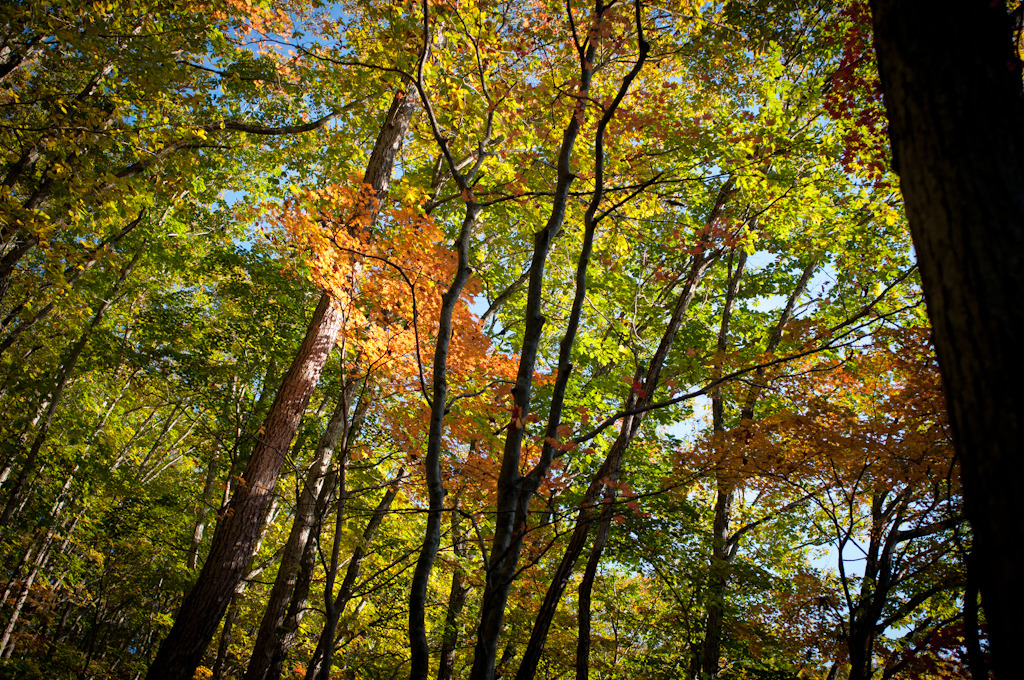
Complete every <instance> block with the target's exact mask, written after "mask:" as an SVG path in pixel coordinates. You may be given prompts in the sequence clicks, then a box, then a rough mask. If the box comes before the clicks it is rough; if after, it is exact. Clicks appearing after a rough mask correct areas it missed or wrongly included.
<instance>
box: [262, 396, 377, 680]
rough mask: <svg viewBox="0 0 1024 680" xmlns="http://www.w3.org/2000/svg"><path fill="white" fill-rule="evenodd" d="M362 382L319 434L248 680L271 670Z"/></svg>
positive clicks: (342, 398) (343, 445)
mask: <svg viewBox="0 0 1024 680" xmlns="http://www.w3.org/2000/svg"><path fill="white" fill-rule="evenodd" d="M359 384H360V383H359V382H357V381H350V382H349V384H348V385H347V386H346V388H345V390H344V391H343V393H342V396H341V398H340V399H339V400H338V405H337V407H336V408H335V409H334V413H333V414H332V415H331V419H330V420H329V421H328V423H327V427H326V428H325V429H324V432H323V434H322V435H321V436H320V441H319V443H318V444H317V450H316V455H315V456H314V460H313V464H312V465H310V467H309V470H308V471H307V473H306V478H305V482H304V483H303V485H302V488H301V489H299V498H298V502H297V503H296V507H295V517H294V518H293V520H292V528H291V531H290V532H289V534H288V540H287V541H286V542H285V545H284V548H283V549H282V551H281V559H280V566H279V567H278V569H277V576H276V577H275V580H274V586H273V588H271V591H270V596H269V597H268V600H267V607H266V609H264V612H263V619H262V620H261V622H260V629H259V632H258V634H257V636H256V642H255V644H254V646H253V652H252V656H251V658H250V660H249V666H248V668H247V669H246V672H245V680H264V679H265V678H266V676H267V673H268V672H269V671H270V666H271V661H272V659H273V656H274V650H275V648H276V643H277V640H278V638H279V636H280V632H279V629H280V628H281V626H282V625H283V624H284V620H285V615H286V613H287V607H288V604H289V602H291V599H292V592H293V591H294V589H295V583H296V579H297V578H298V572H299V566H300V562H301V560H302V555H303V553H304V552H305V549H306V545H307V543H308V542H309V540H310V538H311V535H312V532H313V529H314V528H315V527H316V525H317V522H318V521H319V520H318V518H317V517H316V509H317V498H318V497H319V495H320V490H321V488H322V487H323V483H324V478H325V475H326V473H327V468H328V466H329V465H330V463H331V460H332V459H333V457H334V451H335V449H336V448H337V447H338V444H339V441H341V440H342V438H343V436H345V435H347V434H348V431H349V430H350V426H349V425H348V418H349V409H350V406H351V404H352V403H353V401H354V400H355V396H356V393H357V388H358V387H359ZM345 439H347V437H345ZM346 443H347V442H344V441H341V444H342V445H341V448H342V450H344V449H345V448H346Z"/></svg>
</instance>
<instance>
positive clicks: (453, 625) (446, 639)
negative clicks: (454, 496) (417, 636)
mask: <svg viewBox="0 0 1024 680" xmlns="http://www.w3.org/2000/svg"><path fill="white" fill-rule="evenodd" d="M459 525H460V522H459V504H458V502H456V503H454V507H453V508H452V534H451V535H452V550H454V551H455V555H456V556H457V557H458V558H459V559H465V558H466V557H467V556H468V555H469V546H468V545H467V540H466V536H465V534H464V533H463V532H462V530H461V529H460V526H459ZM469 591H470V587H469V582H468V579H467V578H466V574H465V571H464V570H463V568H462V565H461V564H456V565H455V567H454V568H453V569H452V587H451V589H450V590H449V592H448V609H447V611H446V612H445V617H444V632H443V633H442V635H441V651H440V653H439V654H438V663H437V680H452V677H453V676H454V673H455V651H456V648H457V646H458V642H459V628H458V625H459V617H460V616H461V615H462V609H463V607H465V605H466V599H467V597H468V596H469Z"/></svg>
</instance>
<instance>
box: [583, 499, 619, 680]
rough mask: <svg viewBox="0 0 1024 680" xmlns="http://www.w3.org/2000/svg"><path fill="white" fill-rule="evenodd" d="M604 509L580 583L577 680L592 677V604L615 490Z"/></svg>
mask: <svg viewBox="0 0 1024 680" xmlns="http://www.w3.org/2000/svg"><path fill="white" fill-rule="evenodd" d="M604 500H605V503H604V509H603V510H602V511H601V519H600V521H599V522H598V524H597V533H596V534H595V535H594V545H593V546H591V548H590V557H588V558H587V566H586V568H585V569H584V570H583V579H582V580H581V581H580V587H579V590H578V591H577V593H578V594H579V609H578V610H577V612H576V631H577V638H576V680H588V679H589V677H590V622H591V612H590V602H591V598H592V596H593V593H594V581H595V580H596V579H597V567H598V566H599V565H600V564H601V553H603V552H604V546H605V545H606V544H607V543H608V531H609V530H610V529H611V524H612V507H613V506H612V503H613V502H614V501H615V490H614V489H610V490H609V491H608V494H607V495H606V496H605V499H604Z"/></svg>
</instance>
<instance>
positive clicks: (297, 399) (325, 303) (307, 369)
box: [146, 294, 342, 680]
mask: <svg viewBox="0 0 1024 680" xmlns="http://www.w3.org/2000/svg"><path fill="white" fill-rule="evenodd" d="M341 321H342V315H341V313H340V312H339V311H338V310H337V309H335V308H334V307H333V305H332V304H331V300H330V297H329V296H328V295H326V294H324V295H323V296H321V298H320V302H319V304H318V305H317V308H316V311H315V312H314V314H313V318H312V319H311V320H310V323H309V328H308V330H307V331H306V337H305V339H304V340H303V342H302V345H301V346H300V347H299V351H298V353H297V354H296V355H295V359H294V360H293V361H292V365H291V368H290V369H289V370H288V373H286V374H285V377H284V381H283V382H282V384H281V388H280V389H279V390H278V393H277V397H276V398H275V399H274V403H273V405H272V406H271V407H270V413H269V414H268V415H267V420H266V422H265V423H264V425H263V429H262V433H263V434H262V437H261V438H260V439H259V440H258V441H257V443H256V446H255V448H254V450H253V454H252V456H251V457H250V459H249V463H248V465H247V466H246V468H245V472H243V473H242V480H243V481H242V482H241V483H240V484H239V485H238V486H237V487H236V488H235V492H234V494H233V495H232V498H231V501H230V503H228V507H227V508H226V509H225V510H224V514H223V517H222V518H221V521H220V522H219V523H218V525H217V529H216V531H215V532H214V535H213V542H212V545H211V546H210V552H209V555H208V556H207V558H206V562H205V564H204V565H203V569H202V571H200V573H199V577H198V578H197V580H196V582H195V584H194V585H193V587H192V590H191V591H189V594H188V595H187V596H186V597H185V600H184V602H183V603H182V605H181V609H180V610H179V611H178V615H177V617H176V618H175V621H174V626H173V627H172V628H171V632H170V633H169V634H168V635H167V638H166V639H165V640H164V642H163V644H162V645H161V646H160V649H159V651H158V652H157V655H156V658H155V659H154V660H153V663H152V665H151V666H150V669H149V673H148V675H147V676H146V677H147V678H148V679H149V680H191V678H192V676H193V674H194V673H195V669H196V668H197V667H198V666H199V662H200V660H201V658H202V655H203V652H204V651H205V650H206V647H207V645H209V643H210V639H211V638H212V637H213V634H214V632H215V631H216V630H217V625H218V624H219V623H220V619H221V617H222V616H223V615H224V611H225V609H227V606H228V603H229V601H230V600H231V596H232V594H233V593H234V592H235V588H236V586H237V585H238V582H239V581H240V580H241V579H242V577H243V576H244V575H245V573H246V570H247V569H248V566H249V561H250V559H251V558H252V551H253V547H254V546H255V545H256V541H257V539H258V537H259V534H260V528H261V526H262V523H263V518H264V516H265V515H266V513H267V510H268V508H269V507H270V502H271V498H272V496H273V493H272V492H273V488H274V486H275V484H276V483H277V478H278V476H279V475H280V473H281V468H282V466H283V465H284V462H285V458H286V454H287V452H288V448H289V445H290V444H291V440H292V438H293V437H294V436H295V431H296V429H298V426H299V421H300V420H301V418H302V414H303V413H304V412H305V410H306V405H307V404H308V403H309V397H310V395H311V394H312V393H313V388H314V387H316V384H317V381H318V380H319V379H320V372H321V371H322V370H323V367H324V364H325V363H326V361H327V357H328V356H329V355H330V352H331V348H332V347H333V346H334V340H335V337H336V336H337V334H338V331H339V330H340V328H341Z"/></svg>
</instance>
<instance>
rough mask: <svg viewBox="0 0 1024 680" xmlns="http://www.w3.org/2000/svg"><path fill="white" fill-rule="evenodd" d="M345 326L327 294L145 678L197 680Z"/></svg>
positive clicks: (393, 129)
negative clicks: (286, 457)
mask: <svg viewBox="0 0 1024 680" xmlns="http://www.w3.org/2000/svg"><path fill="white" fill-rule="evenodd" d="M414 105H415V100H414V98H413V97H410V96H409V95H408V93H407V92H406V93H399V94H398V95H396V97H395V99H394V100H393V102H392V104H391V108H390V110H389V111H388V118H387V119H386V120H385V122H384V125H383V126H382V128H381V132H380V134H379V135H378V137H377V142H376V144H375V145H374V149H373V153H372V154H371V156H370V161H369V163H368V165H367V168H366V173H365V175H364V181H365V182H366V183H367V184H369V185H370V186H371V188H372V189H373V191H374V196H375V197H376V198H377V199H378V201H377V203H376V205H372V206H370V207H369V208H368V209H369V210H370V211H371V220H370V222H372V221H373V218H374V217H376V213H377V210H378V207H379V204H380V200H381V199H383V198H384V196H386V194H387V192H388V189H389V188H390V179H391V173H392V171H393V169H394V163H395V158H396V157H397V155H398V152H399V150H400V149H401V148H402V143H403V142H404V140H405V134H406V132H407V131H408V129H409V122H410V121H411V120H412V112H413V110H414ZM341 325H342V314H341V312H340V311H339V310H337V309H335V308H334V306H333V305H332V304H331V299H330V296H329V295H328V294H327V293H324V294H323V295H321V297H320V302H319V304H318V305H317V308H316V311H315V312H314V314H313V318H312V320H311V321H310V324H309V328H308V329H307V330H306V337H305V339H304V340H303V341H302V345H301V346H300V347H299V351H298V353H297V354H296V356H295V359H294V360H293V361H292V365H291V368H289V369H288V373H286V374H285V376H284V380H283V382H282V384H281V387H280V389H279V390H278V392H277V397H276V398H275V399H274V403H273V405H272V406H271V407H270V413H269V414H267V419H266V421H265V422H264V424H263V428H262V430H261V433H262V436H261V438H260V439H259V440H258V441H257V443H256V446H255V448H254V450H253V454H252V456H251V457H250V459H249V463H248V465H247V466H246V469H245V472H244V473H243V474H242V479H243V483H241V484H239V485H238V487H237V488H236V489H235V492H234V494H233V496H232V499H231V502H230V503H229V504H228V507H227V509H226V510H225V511H224V518H223V520H222V521H221V522H220V523H219V524H218V526H217V529H216V531H215V532H214V535H213V541H212V544H211V546H210V553H209V556H208V557H207V558H206V563H205V564H204V565H203V569H202V571H201V572H200V573H199V577H198V579H197V580H196V583H195V584H194V585H193V587H192V590H191V591H190V592H189V594H188V595H187V596H186V597H185V600H184V602H183V603H182V606H181V609H180V610H179V612H178V615H177V617H176V618H175V621H174V626H173V627H172V628H171V632H170V633H168V635H167V638H166V639H165V640H164V642H163V644H162V645H161V646H160V649H159V651H157V654H156V658H155V659H154V660H153V663H152V664H151V665H150V667H149V672H148V673H147V675H146V677H147V680H191V679H192V676H193V674H194V673H195V669H196V668H197V667H198V666H199V661H200V659H201V658H202V655H203V652H204V650H205V649H206V647H207V645H209V643H210V640H211V638H212V637H213V634H214V632H216V629H217V625H218V623H219V622H220V619H221V617H222V616H223V615H224V610H225V609H226V608H227V606H228V602H229V600H230V599H231V594H232V592H233V591H234V589H235V585H236V584H237V583H238V581H239V580H240V579H241V578H242V576H243V575H244V574H245V571H246V569H247V567H248V564H249V560H250V558H251V555H252V548H253V545H254V544H255V541H256V537H257V535H258V534H259V529H260V523H261V522H262V520H263V517H264V515H265V514H266V510H267V508H268V506H269V504H270V497H271V495H272V491H273V488H274V486H275V485H276V483H277V478H278V476H279V475H280V473H281V468H282V466H283V465H284V462H285V454H286V452H287V451H288V447H289V445H290V444H291V441H292V438H293V437H294V436H295V431H296V429H297V428H298V425H299V421H300V420H301V419H302V414H303V413H304V412H305V410H306V406H307V404H308V403H309V398H310V396H311V395H312V393H313V389H314V388H315V387H316V384H317V382H318V381H319V379H320V373H321V371H323V368H324V364H325V363H326V362H327V357H328V356H330V352H331V349H332V347H333V346H334V341H335V339H336V337H337V335H338V331H339V330H340V329H341Z"/></svg>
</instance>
